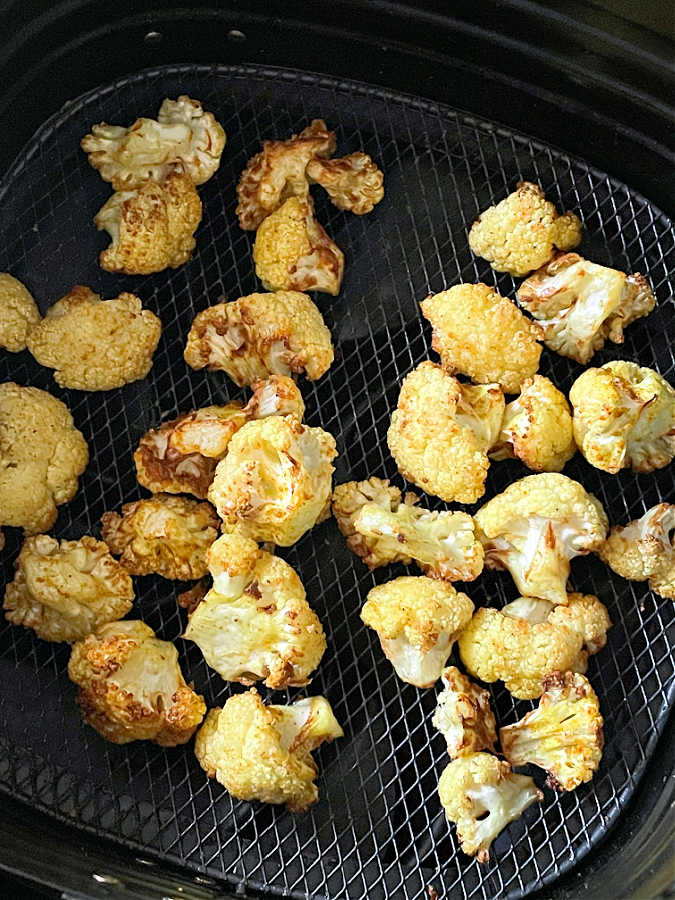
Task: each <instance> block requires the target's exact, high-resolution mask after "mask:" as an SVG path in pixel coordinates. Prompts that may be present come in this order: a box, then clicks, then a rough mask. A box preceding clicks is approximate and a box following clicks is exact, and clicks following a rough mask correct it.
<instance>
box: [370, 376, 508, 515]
mask: <svg viewBox="0 0 675 900" xmlns="http://www.w3.org/2000/svg"><path fill="white" fill-rule="evenodd" d="M503 414H504V395H503V394H502V392H501V390H500V388H499V387H498V386H497V385H486V386H480V387H477V386H475V385H468V384H460V383H459V381H457V379H456V378H453V376H452V375H448V373H447V372H444V371H443V369H442V368H441V367H440V366H439V365H436V363H432V362H429V361H426V362H423V363H421V364H420V365H419V366H418V367H417V368H416V369H413V371H412V372H411V373H410V374H409V375H408V376H407V377H406V378H405V380H404V381H403V384H402V385H401V393H400V394H399V398H398V406H397V408H396V409H395V410H394V414H393V415H392V417H391V425H390V427H389V431H388V433H387V443H388V444H389V450H390V451H391V455H392V456H393V457H394V459H395V460H396V464H397V466H398V470H399V472H400V473H401V475H403V477H404V478H407V479H408V481H412V482H414V484H416V485H419V487H421V488H423V489H424V490H425V491H427V492H428V493H430V494H436V495H437V496H438V497H440V498H441V499H442V500H446V501H453V500H456V501H458V502H460V503H473V502H474V501H475V500H477V499H478V498H479V497H480V496H482V495H483V493H484V491H485V487H484V484H485V478H486V476H487V470H488V466H489V460H488V457H487V451H488V448H489V447H491V446H492V444H493V443H494V442H495V440H496V438H497V435H498V434H499V428H500V425H501V421H502V416H503Z"/></svg>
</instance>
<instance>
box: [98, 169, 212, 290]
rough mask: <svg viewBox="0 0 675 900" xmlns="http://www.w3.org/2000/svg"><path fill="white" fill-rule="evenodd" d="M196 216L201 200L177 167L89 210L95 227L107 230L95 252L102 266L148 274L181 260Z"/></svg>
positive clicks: (192, 241)
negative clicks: (106, 238)
mask: <svg viewBox="0 0 675 900" xmlns="http://www.w3.org/2000/svg"><path fill="white" fill-rule="evenodd" d="M201 220H202V201H201V200H200V199H199V194H198V193H197V191H196V190H195V186H194V184H193V183H192V181H191V180H190V178H189V177H188V176H187V175H185V174H183V173H182V172H173V173H172V174H170V175H167V176H166V178H165V179H164V180H163V181H161V182H154V181H148V182H146V183H145V184H142V185H140V187H137V188H134V189H133V190H130V191H117V192H116V193H114V194H113V195H112V197H111V198H110V199H109V200H108V201H107V202H106V203H105V204H104V205H103V206H102V207H101V208H100V209H99V211H98V212H97V213H96V215H95V216H94V224H95V225H96V227H97V228H98V230H99V231H107V232H108V234H109V235H110V239H111V243H110V245H109V246H108V247H106V249H105V250H103V251H102V252H101V254H100V256H99V262H100V264H101V268H102V269H105V270H106V271H107V272H124V273H125V274H126V275H150V274H151V273H152V272H161V271H162V270H163V269H166V268H167V267H170V268H172V269H175V268H177V267H178V266H182V265H183V263H185V262H187V261H188V259H190V255H191V253H192V251H193V250H194V248H195V243H196V241H195V238H194V233H195V231H196V230H197V226H198V225H199V223H200V222H201Z"/></svg>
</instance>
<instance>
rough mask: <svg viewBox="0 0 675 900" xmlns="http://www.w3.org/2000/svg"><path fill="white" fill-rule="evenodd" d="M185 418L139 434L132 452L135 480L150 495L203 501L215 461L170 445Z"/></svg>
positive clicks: (214, 467)
mask: <svg viewBox="0 0 675 900" xmlns="http://www.w3.org/2000/svg"><path fill="white" fill-rule="evenodd" d="M207 409H208V407H207ZM188 415H190V414H189V413H186V414H185V416H179V417H178V418H177V419H172V420H171V421H170V422H164V423H163V424H162V425H160V426H159V428H151V429H150V430H149V431H148V432H146V433H145V434H144V435H143V437H142V438H141V440H140V442H139V444H138V447H137V448H136V451H135V453H134V463H135V465H136V477H137V479H138V483H139V484H142V485H143V487H145V488H147V489H148V490H149V491H152V492H153V493H156V494H159V493H164V492H166V493H168V494H183V493H185V494H194V496H195V497H199V499H200V500H205V499H206V495H207V493H208V490H209V485H210V484H211V482H212V481H213V475H214V473H215V471H216V466H217V465H218V460H217V459H211V458H209V457H207V456H204V455H203V454H201V453H182V452H181V451H180V450H177V449H176V448H175V447H172V446H171V443H170V439H171V438H172V437H173V435H174V433H175V430H176V428H177V427H180V424H181V422H182V421H183V420H184V419H185V418H186V417H187V416H188Z"/></svg>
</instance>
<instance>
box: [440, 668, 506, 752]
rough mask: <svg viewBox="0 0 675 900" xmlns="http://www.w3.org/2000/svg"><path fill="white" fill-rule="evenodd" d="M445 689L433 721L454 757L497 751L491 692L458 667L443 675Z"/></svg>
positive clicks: (444, 670) (448, 670)
mask: <svg viewBox="0 0 675 900" xmlns="http://www.w3.org/2000/svg"><path fill="white" fill-rule="evenodd" d="M441 678H442V680H443V690H442V691H441V693H440V694H439V695H438V704H437V706H436V712H435V713H434V715H433V718H432V720H431V724H432V725H433V726H434V728H437V729H438V731H440V732H441V734H442V735H443V737H444V738H445V741H446V743H447V745H448V753H449V754H450V756H451V757H452V759H457V757H458V756H469V755H471V754H473V753H477V752H478V751H480V750H489V751H490V752H493V751H494V745H495V741H496V740H497V730H496V724H495V717H494V713H493V712H492V710H491V709H490V694H489V692H488V691H485V690H483V689H482V688H479V687H478V685H477V684H474V683H473V681H471V680H470V679H469V678H467V677H466V675H462V673H461V672H460V671H459V669H457V668H455V666H448V668H447V669H443V672H442V674H441Z"/></svg>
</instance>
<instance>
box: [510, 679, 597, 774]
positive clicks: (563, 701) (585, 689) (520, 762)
mask: <svg viewBox="0 0 675 900" xmlns="http://www.w3.org/2000/svg"><path fill="white" fill-rule="evenodd" d="M543 689H544V692H543V694H542V695H541V700H540V701H539V706H538V708H537V709H533V710H532V711H531V712H529V713H527V714H526V715H525V716H523V718H522V719H521V720H520V721H519V722H516V724H515V725H507V726H506V728H500V729H499V740H500V742H501V745H502V751H503V753H504V756H505V757H506V758H507V759H508V761H509V762H510V763H511V765H512V766H524V765H527V764H528V763H531V764H533V765H535V766H539V767H540V768H542V769H545V770H546V771H547V772H548V778H547V779H546V784H547V785H548V786H549V787H552V788H556V789H558V790H560V791H573V790H574V789H575V788H577V787H579V785H580V784H582V783H583V782H585V781H590V780H591V779H592V778H593V775H594V774H595V772H596V771H597V768H598V766H599V765H600V759H601V758H602V745H603V733H602V725H603V722H602V716H601V714H600V704H599V703H598V698H597V696H596V694H595V691H594V690H593V688H592V687H591V686H590V684H589V683H588V681H587V680H586V678H584V676H583V675H580V674H578V673H576V672H552V673H551V674H550V675H547V676H546V678H544V683H543Z"/></svg>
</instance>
